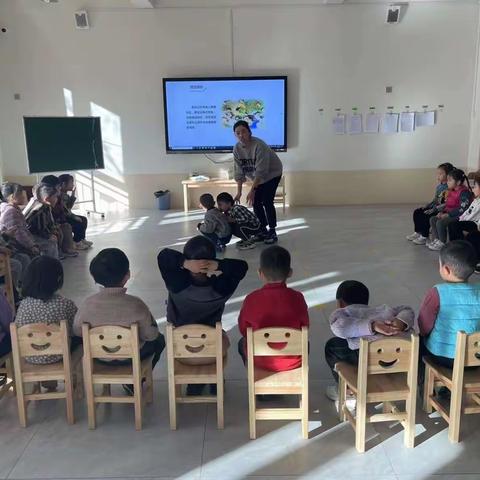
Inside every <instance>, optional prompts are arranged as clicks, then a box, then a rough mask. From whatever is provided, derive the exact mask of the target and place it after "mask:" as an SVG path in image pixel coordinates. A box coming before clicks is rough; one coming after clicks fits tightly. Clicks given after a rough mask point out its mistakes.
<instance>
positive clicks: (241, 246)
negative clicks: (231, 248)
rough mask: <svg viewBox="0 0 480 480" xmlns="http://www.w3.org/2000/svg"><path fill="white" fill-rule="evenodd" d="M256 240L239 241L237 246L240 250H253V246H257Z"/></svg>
mask: <svg viewBox="0 0 480 480" xmlns="http://www.w3.org/2000/svg"><path fill="white" fill-rule="evenodd" d="M256 246H257V245H255V242H250V241H248V240H242V241H241V242H238V243H237V248H238V249H239V250H251V249H252V248H256Z"/></svg>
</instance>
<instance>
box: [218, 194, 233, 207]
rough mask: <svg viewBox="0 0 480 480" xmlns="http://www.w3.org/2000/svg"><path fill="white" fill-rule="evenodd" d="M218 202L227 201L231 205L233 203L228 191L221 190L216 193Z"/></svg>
mask: <svg viewBox="0 0 480 480" xmlns="http://www.w3.org/2000/svg"><path fill="white" fill-rule="evenodd" d="M219 202H224V203H229V204H230V205H233V203H234V201H233V197H232V196H231V195H230V194H229V193H228V192H222V193H220V194H218V196H217V203H219Z"/></svg>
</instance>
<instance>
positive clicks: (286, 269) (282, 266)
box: [260, 245, 291, 282]
mask: <svg viewBox="0 0 480 480" xmlns="http://www.w3.org/2000/svg"><path fill="white" fill-rule="evenodd" d="M290 264H291V257H290V253H289V252H288V250H287V249H285V248H283V247H280V246H278V245H274V246H272V247H268V248H266V249H265V250H263V252H262V253H261V255H260V270H261V271H262V273H263V274H264V275H265V278H266V279H267V280H270V281H271V282H285V281H286V280H287V278H288V276H289V275H290V272H291V266H290Z"/></svg>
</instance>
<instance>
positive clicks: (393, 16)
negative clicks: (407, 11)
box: [386, 5, 402, 25]
mask: <svg viewBox="0 0 480 480" xmlns="http://www.w3.org/2000/svg"><path fill="white" fill-rule="evenodd" d="M401 13H402V6H401V5H390V6H389V7H388V8H387V19H386V22H387V23H389V24H391V25H394V24H396V23H400V15H401Z"/></svg>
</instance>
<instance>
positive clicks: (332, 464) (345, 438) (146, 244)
mask: <svg viewBox="0 0 480 480" xmlns="http://www.w3.org/2000/svg"><path fill="white" fill-rule="evenodd" d="M410 212H411V208H409V207H357V208H352V207H329V208H302V209H290V210H289V211H288V212H287V214H286V215H285V216H282V215H281V214H280V219H279V220H280V224H279V233H280V244H281V245H283V246H285V247H287V248H288V249H289V250H290V251H291V253H292V255H293V262H294V264H293V267H294V277H293V278H292V282H291V284H292V285H294V286H295V285H296V288H298V289H300V290H302V291H303V292H304V294H305V296H306V298H307V302H308V304H309V307H310V314H311V330H310V345H311V352H310V365H311V367H310V391H311V394H310V408H311V411H310V432H311V433H310V435H311V439H310V440H308V441H306V440H302V439H301V437H300V426H299V424H298V423H296V422H294V423H288V422H278V423H277V422H273V423H267V424H265V422H263V423H260V424H259V427H258V439H257V440H255V441H250V440H249V439H248V407H247V390H246V373H245V369H244V367H243V365H242V364H241V362H240V360H239V358H238V356H237V354H236V349H235V348H234V347H235V345H236V342H237V340H238V332H237V330H236V327H235V325H236V318H237V315H238V311H239V308H240V306H241V299H242V296H243V295H245V294H246V293H248V292H250V291H251V290H252V289H254V288H257V287H258V286H259V282H258V279H257V276H256V268H257V263H258V251H259V250H258V249H257V250H251V251H247V252H241V253H240V252H237V251H236V249H235V248H234V247H231V248H229V250H228V254H229V255H231V256H234V257H243V258H245V259H247V260H248V262H249V264H250V271H249V273H248V276H247V278H246V279H245V280H244V281H243V282H242V284H241V285H240V287H239V289H238V291H237V292H236V294H235V296H234V298H233V299H232V300H231V301H230V304H229V305H228V307H227V309H226V314H225V317H224V324H225V325H226V329H228V330H229V331H230V332H229V334H230V338H231V341H232V348H231V351H230V355H229V362H228V367H227V370H226V377H227V383H226V399H225V411H226V424H225V430H224V431H217V429H216V421H215V410H214V407H213V406H201V405H194V406H183V407H181V408H180V409H179V425H178V427H179V428H178V430H177V431H175V432H171V431H170V430H169V426H168V402H167V385H166V381H165V378H166V377H165V361H164V359H162V361H161V362H160V364H159V366H158V367H157V369H156V372H155V377H156V383H155V401H154V403H153V405H152V406H149V407H147V408H146V411H145V420H144V429H143V431H141V432H136V431H135V429H134V425H133V409H132V408H131V406H125V405H123V406H122V405H112V406H101V407H99V408H98V420H99V421H98V426H97V429H96V430H95V431H89V430H88V428H87V423H86V414H85V407H84V405H83V403H82V402H77V404H76V415H77V423H76V424H75V425H74V426H68V425H67V424H66V421H65V415H64V406H63V404H62V403H61V402H60V401H58V402H47V403H45V402H44V403H39V402H37V403H36V404H31V405H29V407H28V415H29V422H30V425H29V427H28V428H26V429H22V428H21V427H19V425H18V420H17V414H16V404H15V400H14V399H13V398H7V399H3V400H1V401H0V478H12V479H29V478H36V479H47V478H55V479H67V478H69V479H73V478H77V479H78V478H110V479H116V478H129V479H133V478H142V479H154V478H155V479H160V478H162V479H166V478H172V479H173V478H176V479H182V480H186V479H208V480H223V479H231V480H237V479H243V478H249V477H251V478H255V479H257V480H260V479H262V480H263V479H269V478H275V479H284V480H287V479H288V480H290V479H294V478H309V479H322V480H327V479H340V478H352V479H368V480H390V479H402V480H407V479H408V480H420V479H429V478H435V479H439V480H446V479H452V480H461V479H465V480H466V479H470V480H474V479H475V480H480V473H479V472H480V456H479V455H478V446H479V445H480V432H479V426H480V420H478V419H477V418H475V417H472V416H470V417H468V421H466V422H464V424H463V428H462V431H463V437H462V438H463V441H462V442H461V443H460V444H458V445H451V444H450V443H449V442H448V439H447V431H446V424H445V423H444V422H443V420H441V419H439V418H437V417H436V416H433V417H432V418H429V417H428V416H426V415H424V414H423V413H422V412H421V411H420V410H419V411H418V415H417V446H416V448H415V449H413V450H407V449H405V448H404V447H403V436H402V431H401V428H400V427H399V426H398V425H391V424H390V425H389V424H376V425H375V426H371V425H369V427H368V429H367V436H368V438H369V439H370V441H369V443H368V448H369V449H368V451H367V452H366V453H365V454H363V455H360V454H357V453H356V451H355V449H354V436H353V430H352V429H351V427H350V426H349V425H348V424H339V423H338V421H337V417H336V412H335V408H334V405H333V404H332V403H331V402H329V401H328V400H327V399H326V398H325V396H324V393H323V392H324V389H325V387H326V386H327V385H328V384H330V383H331V379H330V374H329V371H328V369H327V368H326V365H325V362H324V358H323V346H324V343H325V341H326V339H327V338H328V337H329V336H330V334H329V328H328V322H327V318H328V314H329V313H330V312H331V311H332V309H333V308H334V297H335V289H336V287H337V285H338V283H339V282H340V281H342V280H344V279H358V280H362V281H363V282H365V283H366V284H367V285H368V287H369V288H370V291H371V296H372V303H390V304H405V303H406V304H410V305H412V306H413V307H414V308H415V309H418V306H419V303H420V300H421V298H422V295H423V293H424V292H425V290H426V289H427V288H428V287H430V286H431V285H433V284H434V283H436V282H437V281H438V273H437V254H435V253H433V252H430V251H427V250H426V249H425V248H424V247H418V246H413V245H412V244H411V243H409V242H407V241H406V240H405V235H406V234H407V233H410V230H411V224H410ZM198 218H199V216H198V212H197V213H191V214H190V215H189V216H188V217H184V216H183V214H182V213H175V212H171V213H167V214H166V215H165V214H163V213H161V212H158V211H146V210H144V211H136V212H130V214H129V215H118V216H116V217H109V218H107V220H106V221H99V220H92V222H91V223H92V226H91V228H90V230H89V231H90V239H91V240H94V241H95V248H94V249H92V250H91V251H89V252H87V253H82V254H81V255H80V257H78V258H76V259H67V260H66V261H65V262H64V266H65V271H66V278H65V287H64V289H63V294H64V295H65V296H67V297H70V298H72V299H73V300H75V301H76V302H80V301H81V300H82V299H83V298H84V297H85V296H86V295H89V294H91V293H92V292H94V291H95V290H96V287H95V285H94V284H93V281H92V280H91V278H90V276H89V274H88V262H89V260H90V259H91V258H92V257H93V256H94V255H95V253H96V252H98V251H99V250H100V249H101V248H104V247H110V246H117V247H119V248H122V249H124V250H125V251H126V253H127V254H128V256H129V258H130V261H131V270H132V280H131V281H130V283H129V291H130V293H133V294H135V295H138V296H140V297H142V298H143V299H144V300H145V302H146V303H147V304H148V305H149V306H150V308H151V310H152V312H153V314H154V315H155V317H156V318H157V319H158V321H159V324H160V327H161V328H162V329H163V326H164V325H163V324H164V322H165V318H164V315H165V299H166V291H165V288H164V286H163V284H162V280H161V278H160V275H159V273H158V269H157V266H156V259H155V257H156V254H157V252H158V251H159V249H160V248H162V247H165V246H172V245H174V248H182V244H183V243H184V242H185V241H186V240H187V238H188V237H190V236H192V235H194V234H195V226H196V224H197V222H198Z"/></svg>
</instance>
